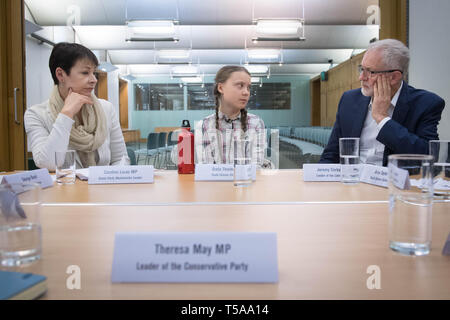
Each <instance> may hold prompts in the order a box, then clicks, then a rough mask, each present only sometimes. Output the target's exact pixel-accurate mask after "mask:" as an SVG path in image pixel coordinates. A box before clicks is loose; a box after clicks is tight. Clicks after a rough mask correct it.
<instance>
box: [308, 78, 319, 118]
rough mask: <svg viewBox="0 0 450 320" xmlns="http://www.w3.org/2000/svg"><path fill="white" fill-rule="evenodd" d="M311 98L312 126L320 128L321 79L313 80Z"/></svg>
mask: <svg viewBox="0 0 450 320" xmlns="http://www.w3.org/2000/svg"><path fill="white" fill-rule="evenodd" d="M310 97H311V125H312V126H320V121H321V120H320V119H321V108H320V77H319V76H317V77H315V78H313V79H311V85H310Z"/></svg>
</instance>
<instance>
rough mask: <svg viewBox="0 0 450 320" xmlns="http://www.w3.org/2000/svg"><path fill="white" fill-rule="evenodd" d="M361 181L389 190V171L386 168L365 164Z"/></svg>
mask: <svg viewBox="0 0 450 320" xmlns="http://www.w3.org/2000/svg"><path fill="white" fill-rule="evenodd" d="M360 181H361V182H365V183H368V184H373V185H376V186H380V187H385V188H387V186H388V184H389V170H388V168H386V167H380V166H375V165H371V164H364V165H362V170H361V176H360Z"/></svg>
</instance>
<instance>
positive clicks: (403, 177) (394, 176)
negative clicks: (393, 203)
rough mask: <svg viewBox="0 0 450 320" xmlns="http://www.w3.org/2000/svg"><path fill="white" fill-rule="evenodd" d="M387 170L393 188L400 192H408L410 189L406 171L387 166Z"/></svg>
mask: <svg viewBox="0 0 450 320" xmlns="http://www.w3.org/2000/svg"><path fill="white" fill-rule="evenodd" d="M388 170H389V175H390V178H391V180H392V183H393V184H394V186H396V187H397V188H399V189H402V190H409V189H410V188H411V183H410V181H409V172H408V170H405V169H401V168H398V167H396V166H394V165H389V166H388Z"/></svg>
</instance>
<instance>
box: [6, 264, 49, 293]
mask: <svg viewBox="0 0 450 320" xmlns="http://www.w3.org/2000/svg"><path fill="white" fill-rule="evenodd" d="M0 284H1V285H0V300H32V299H37V298H39V297H40V296H42V295H43V294H44V293H45V292H46V291H47V278H46V277H44V276H41V275H37V274H32V273H22V272H12V271H0Z"/></svg>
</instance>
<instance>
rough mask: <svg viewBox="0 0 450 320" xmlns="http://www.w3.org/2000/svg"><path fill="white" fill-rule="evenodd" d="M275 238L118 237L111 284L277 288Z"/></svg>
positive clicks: (239, 234) (192, 234) (228, 234)
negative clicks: (250, 284)
mask: <svg viewBox="0 0 450 320" xmlns="http://www.w3.org/2000/svg"><path fill="white" fill-rule="evenodd" d="M277 260H278V259H277V236H276V233H272V232H270V233H266V232H263V233H259V232H258V233H253V232H199V233H196V232H174V233H116V237H115V244H114V257H113V266H112V277H111V278H112V282H194V283H195V282H254V283H258V282H260V283H267V282H269V283H273V282H278V262H277Z"/></svg>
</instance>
